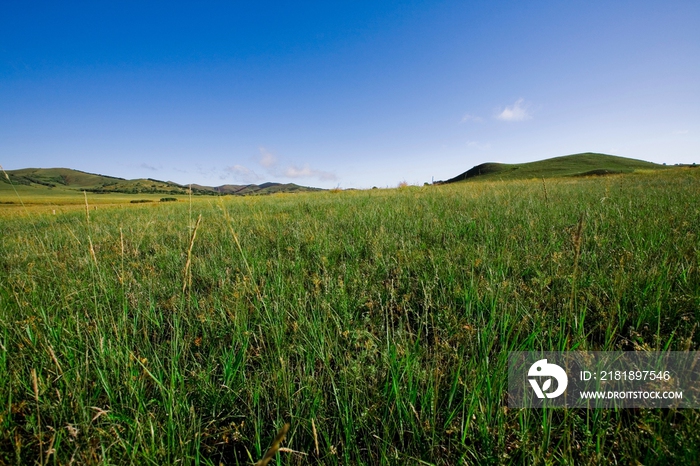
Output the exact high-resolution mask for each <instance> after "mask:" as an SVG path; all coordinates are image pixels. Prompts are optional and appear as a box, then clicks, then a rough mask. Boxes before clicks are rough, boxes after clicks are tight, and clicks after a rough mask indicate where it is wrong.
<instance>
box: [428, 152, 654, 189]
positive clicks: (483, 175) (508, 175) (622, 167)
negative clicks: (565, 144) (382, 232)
mask: <svg viewBox="0 0 700 466" xmlns="http://www.w3.org/2000/svg"><path fill="white" fill-rule="evenodd" d="M661 168H664V166H663V165H658V164H655V163H651V162H645V161H643V160H636V159H629V158H626V157H618V156H615V155H607V154H595V153H591V152H586V153H583V154H573V155H565V156H562V157H554V158H551V159H545V160H539V161H537V162H528V163H518V164H507V163H482V164H481V165H477V166H475V167H473V168H471V169H469V170H467V171H466V172H464V173H461V174H460V175H457V176H455V177H454V178H450V179H449V180H447V181H442V182H439V183H455V182H458V181H465V180H470V179H475V178H478V179H480V180H482V179H503V180H513V179H528V178H552V177H564V176H596V175H610V174H616V173H631V172H633V171H635V170H644V169H646V170H649V169H652V170H653V169H661Z"/></svg>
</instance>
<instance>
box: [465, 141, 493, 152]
mask: <svg viewBox="0 0 700 466" xmlns="http://www.w3.org/2000/svg"><path fill="white" fill-rule="evenodd" d="M467 145H468V146H469V147H473V148H474V149H478V150H489V149H491V143H489V142H483V143H482V142H479V141H467Z"/></svg>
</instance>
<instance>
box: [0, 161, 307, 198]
mask: <svg viewBox="0 0 700 466" xmlns="http://www.w3.org/2000/svg"><path fill="white" fill-rule="evenodd" d="M7 175H8V176H9V181H8V179H7V178H5V177H4V176H2V177H0V181H2V182H4V183H5V184H9V182H10V181H11V182H12V184H15V185H24V186H28V187H36V188H37V189H44V190H60V191H66V190H69V191H87V192H89V193H97V194H100V193H125V194H141V193H153V194H187V193H188V189H189V186H187V185H181V184H178V183H174V182H172V181H160V180H155V179H153V178H140V179H135V180H127V179H124V178H117V177H114V176H107V175H96V174H94V173H87V172H83V171H80V170H72V169H69V168H23V169H20V170H8V171H7ZM320 190H321V189H320V188H311V187H307V186H299V185H297V184H294V183H286V184H282V183H263V184H261V185H256V184H246V185H231V184H226V185H222V186H202V185H198V184H193V185H192V193H193V194H199V195H207V194H208V195H222V194H234V195H247V194H271V193H278V192H298V191H320Z"/></svg>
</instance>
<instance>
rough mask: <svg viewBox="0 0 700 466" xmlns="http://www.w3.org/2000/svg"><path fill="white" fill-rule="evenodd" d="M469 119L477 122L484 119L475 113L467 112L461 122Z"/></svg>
mask: <svg viewBox="0 0 700 466" xmlns="http://www.w3.org/2000/svg"><path fill="white" fill-rule="evenodd" d="M468 121H475V122H477V123H481V122H482V121H484V119H483V118H481V117H480V116H475V115H470V114H468V113H465V114H464V116H463V117H462V121H461V122H460V123H466V122H468Z"/></svg>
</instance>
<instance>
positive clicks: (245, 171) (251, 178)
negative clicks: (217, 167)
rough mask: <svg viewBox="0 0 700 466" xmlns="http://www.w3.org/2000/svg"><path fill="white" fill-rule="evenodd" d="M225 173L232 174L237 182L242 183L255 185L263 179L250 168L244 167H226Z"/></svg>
mask: <svg viewBox="0 0 700 466" xmlns="http://www.w3.org/2000/svg"><path fill="white" fill-rule="evenodd" d="M224 171H226V172H228V173H229V174H231V175H232V176H233V178H234V179H235V180H238V181H242V182H244V183H253V182H255V181H259V180H260V179H261V178H260V176H259V175H258V174H257V173H255V172H254V171H253V170H251V169H250V168H248V167H244V166H243V165H232V166H230V167H226V168H225V169H224Z"/></svg>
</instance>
